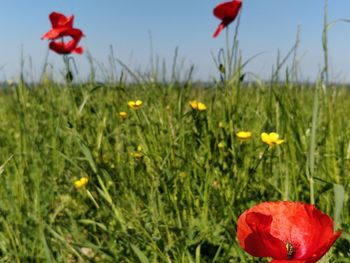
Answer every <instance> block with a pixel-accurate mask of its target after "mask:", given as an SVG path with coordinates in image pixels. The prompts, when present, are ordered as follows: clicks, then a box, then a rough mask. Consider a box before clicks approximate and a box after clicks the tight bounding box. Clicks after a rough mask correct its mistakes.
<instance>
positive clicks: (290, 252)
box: [286, 241, 296, 259]
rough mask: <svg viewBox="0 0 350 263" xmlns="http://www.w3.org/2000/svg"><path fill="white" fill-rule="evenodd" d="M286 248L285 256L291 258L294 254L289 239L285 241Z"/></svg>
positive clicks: (293, 248)
mask: <svg viewBox="0 0 350 263" xmlns="http://www.w3.org/2000/svg"><path fill="white" fill-rule="evenodd" d="M286 249H287V258H288V259H293V257H294V255H295V252H296V251H295V247H294V246H293V244H292V243H290V242H289V241H287V242H286Z"/></svg>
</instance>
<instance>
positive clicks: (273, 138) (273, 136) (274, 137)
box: [261, 132, 284, 147]
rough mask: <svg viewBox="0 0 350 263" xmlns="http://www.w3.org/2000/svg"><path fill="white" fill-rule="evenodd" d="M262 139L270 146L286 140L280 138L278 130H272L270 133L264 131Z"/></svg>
mask: <svg viewBox="0 0 350 263" xmlns="http://www.w3.org/2000/svg"><path fill="white" fill-rule="evenodd" d="M261 140H262V141H263V142H264V143H266V144H268V145H269V146H270V147H272V146H274V145H278V144H281V143H283V142H284V140H282V139H279V135H278V133H276V132H271V133H269V134H267V133H266V132H263V133H262V134H261Z"/></svg>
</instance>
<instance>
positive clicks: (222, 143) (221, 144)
mask: <svg viewBox="0 0 350 263" xmlns="http://www.w3.org/2000/svg"><path fill="white" fill-rule="evenodd" d="M225 146H226V145H225V142H223V141H221V142H219V144H218V147H219V148H220V149H224V148H225Z"/></svg>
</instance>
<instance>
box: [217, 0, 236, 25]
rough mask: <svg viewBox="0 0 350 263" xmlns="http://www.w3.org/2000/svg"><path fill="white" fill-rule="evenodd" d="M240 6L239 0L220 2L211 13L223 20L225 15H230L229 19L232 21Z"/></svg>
mask: <svg viewBox="0 0 350 263" xmlns="http://www.w3.org/2000/svg"><path fill="white" fill-rule="evenodd" d="M241 6H242V1H241V0H233V1H231V2H225V3H221V4H218V5H217V6H216V7H215V8H214V10H213V14H214V16H216V17H217V18H218V19H220V20H224V19H226V18H227V17H230V18H231V19H232V20H231V21H233V20H234V19H235V18H236V16H237V15H238V12H239V10H240V8H241Z"/></svg>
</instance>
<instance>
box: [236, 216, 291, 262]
mask: <svg viewBox="0 0 350 263" xmlns="http://www.w3.org/2000/svg"><path fill="white" fill-rule="evenodd" d="M240 219H241V218H240ZM240 219H239V221H238V224H240V223H242V222H241V221H240ZM242 219H243V220H245V223H246V224H247V226H248V228H249V229H250V230H251V232H250V234H248V235H247V236H246V238H245V239H244V242H241V240H242V239H241V235H242V233H241V232H240V231H238V233H237V236H238V239H239V240H240V242H241V246H242V247H243V248H244V250H246V251H247V252H248V253H249V254H251V255H253V256H255V257H272V258H277V259H284V258H286V255H287V253H286V246H285V243H284V242H282V241H281V240H280V239H278V238H276V237H274V236H272V235H271V234H270V228H271V223H272V220H273V218H272V216H270V215H264V214H261V213H256V212H250V213H247V214H246V215H245V217H243V218H242Z"/></svg>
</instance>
